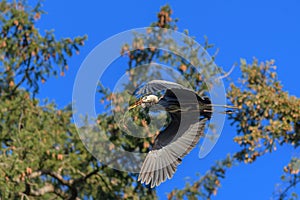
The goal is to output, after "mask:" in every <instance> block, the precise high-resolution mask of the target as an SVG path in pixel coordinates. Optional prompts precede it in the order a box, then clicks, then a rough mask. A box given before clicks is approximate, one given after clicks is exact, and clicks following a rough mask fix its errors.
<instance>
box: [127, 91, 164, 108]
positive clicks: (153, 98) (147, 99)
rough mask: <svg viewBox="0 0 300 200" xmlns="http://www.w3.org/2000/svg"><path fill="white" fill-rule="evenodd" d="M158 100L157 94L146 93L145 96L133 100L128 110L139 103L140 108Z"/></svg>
mask: <svg viewBox="0 0 300 200" xmlns="http://www.w3.org/2000/svg"><path fill="white" fill-rule="evenodd" d="M158 101H159V99H158V97H157V96H155V95H153V94H151V95H147V96H144V97H142V98H141V99H140V100H139V101H137V102H135V103H134V104H133V105H131V106H130V107H129V110H131V109H132V108H135V107H137V106H139V105H140V106H142V108H145V107H149V106H152V105H154V104H157V103H158Z"/></svg>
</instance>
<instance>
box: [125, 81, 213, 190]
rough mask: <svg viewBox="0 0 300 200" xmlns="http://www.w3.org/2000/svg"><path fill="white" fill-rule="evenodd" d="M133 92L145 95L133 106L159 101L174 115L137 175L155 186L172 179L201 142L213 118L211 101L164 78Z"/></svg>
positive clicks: (171, 115) (156, 139) (149, 104)
mask: <svg viewBox="0 0 300 200" xmlns="http://www.w3.org/2000/svg"><path fill="white" fill-rule="evenodd" d="M160 91H164V95H163V96H161V97H160V98H158V97H157V96H156V95H155V93H157V92H160ZM134 94H138V95H143V94H146V95H145V96H144V97H142V98H141V100H139V101H137V102H136V103H135V104H134V105H133V106H131V107H130V109H132V108H134V107H136V106H139V105H141V106H142V107H149V106H152V105H154V104H158V105H160V106H161V107H163V108H164V109H165V111H167V112H168V114H169V116H170V118H171V122H170V123H169V124H168V125H167V127H165V128H164V129H162V130H161V131H160V132H159V134H158V135H157V136H156V138H155V140H154V144H153V146H152V150H151V151H150V152H149V153H148V154H147V156H146V158H145V160H144V162H143V165H142V168H141V171H140V175H139V177H138V180H140V181H141V182H142V183H146V184H149V183H151V187H154V186H158V185H159V184H161V183H162V182H164V181H166V179H167V178H169V179H170V178H172V176H173V175H174V173H175V171H176V168H177V165H179V164H180V163H181V159H182V158H183V157H184V156H185V155H186V154H188V153H189V152H190V151H191V150H192V149H193V148H194V147H195V146H196V144H197V143H198V142H199V140H200V137H201V136H202V135H203V132H204V127H205V123H206V121H207V120H209V119H210V117H211V113H212V106H211V101H210V99H209V98H207V97H206V98H202V97H200V96H198V95H197V94H196V93H195V92H194V91H193V90H191V89H189V88H186V87H184V86H182V85H179V84H177V83H172V82H168V81H161V80H153V81H150V82H148V83H147V84H146V85H145V86H143V87H142V88H139V89H138V90H137V91H135V93H134Z"/></svg>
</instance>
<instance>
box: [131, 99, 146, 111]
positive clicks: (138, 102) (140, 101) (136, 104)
mask: <svg viewBox="0 0 300 200" xmlns="http://www.w3.org/2000/svg"><path fill="white" fill-rule="evenodd" d="M142 103H143V101H142V99H140V100H138V101H136V102H135V103H134V104H132V105H131V106H129V108H128V110H131V109H133V108H135V107H137V106H139V105H141V104H142Z"/></svg>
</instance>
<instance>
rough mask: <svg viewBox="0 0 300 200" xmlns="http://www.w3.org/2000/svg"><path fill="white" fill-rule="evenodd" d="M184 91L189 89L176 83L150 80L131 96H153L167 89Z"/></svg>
mask: <svg viewBox="0 0 300 200" xmlns="http://www.w3.org/2000/svg"><path fill="white" fill-rule="evenodd" d="M174 88H175V89H184V90H190V91H192V90H191V89H189V88H187V87H184V86H183V85H180V84H178V83H174V82H170V81H165V80H152V81H149V82H148V83H146V84H145V85H144V86H142V87H140V88H138V89H136V90H135V91H134V92H133V94H134V95H145V94H154V93H156V92H159V91H162V90H167V89H174Z"/></svg>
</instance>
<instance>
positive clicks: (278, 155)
mask: <svg viewBox="0 0 300 200" xmlns="http://www.w3.org/2000/svg"><path fill="white" fill-rule="evenodd" d="M29 2H33V0H32V1H29ZM166 3H168V4H169V5H171V7H172V8H173V11H174V14H173V17H177V18H179V19H180V20H179V23H178V26H179V31H182V30H183V29H188V30H189V32H190V34H191V35H193V36H196V40H197V41H198V42H200V43H201V42H203V41H204V40H203V36H204V35H206V36H207V37H208V38H209V41H210V42H211V43H213V44H215V46H216V47H217V48H219V49H220V52H219V54H218V56H217V59H216V63H217V64H218V65H220V66H223V67H224V69H225V70H229V69H230V68H231V66H232V65H233V64H234V63H236V62H239V60H240V58H245V59H247V61H248V62H251V60H252V58H253V57H256V58H257V59H259V60H260V61H264V60H269V59H275V61H276V65H277V66H278V70H277V71H278V76H279V79H280V80H281V82H282V84H283V85H284V89H285V90H287V91H289V93H290V94H291V95H295V96H298V97H300V87H299V86H300V79H299V74H300V66H298V65H299V62H298V58H299V52H300V51H299V45H300V37H299V35H300V26H299V24H300V12H299V10H300V2H299V1H298V0H287V1H284V2H283V1H279V0H273V1H271V0H265V1H258V0H252V1H240V0H239V1H238V0H227V1H225V0H212V1H203V0H188V1H178V0H177V1H175V0H170V1H149V0H148V1H145V0H130V1H96V0H91V1H85V2H84V1H71V0H64V1H53V0H52V1H50V0H45V2H44V3H43V5H44V10H46V11H47V13H48V14H46V15H43V16H42V19H41V20H40V21H39V22H38V27H39V28H40V30H41V31H43V30H44V29H47V30H50V29H54V30H55V34H56V36H57V38H61V37H75V36H79V35H85V34H87V35H88V41H87V42H86V44H85V46H84V47H83V48H81V53H80V55H78V56H74V57H72V58H71V59H69V67H70V70H69V71H68V72H67V73H66V76H65V77H59V78H58V79H55V78H51V79H50V80H49V81H47V82H46V83H45V84H44V85H43V86H42V87H41V91H40V94H39V97H40V98H49V99H50V100H55V102H56V103H57V104H58V106H59V107H63V106H65V105H67V104H69V103H71V101H72V88H73V83H74V80H75V76H76V73H77V70H78V69H79V67H80V65H81V63H82V62H83V60H84V59H85V57H86V56H87V55H88V53H89V52H90V51H91V50H92V49H93V48H94V47H96V46H97V45H98V44H99V43H100V42H102V41H104V40H105V39H107V38H109V37H111V36H113V35H114V34H117V33H119V32H122V31H126V30H128V29H132V28H139V27H145V26H148V25H149V24H150V22H153V21H155V20H156V13H157V11H158V10H159V8H160V6H162V5H164V4H166ZM210 53H213V51H212V52H210ZM239 75H240V72H239V70H238V68H236V69H235V71H234V72H233V73H232V74H231V78H232V79H233V80H236V79H237V78H238V77H239ZM234 135H235V129H234V128H232V127H230V125H229V123H226V124H225V128H224V130H223V132H222V135H221V137H220V139H219V141H218V143H217V145H216V146H215V148H214V149H213V151H212V152H211V153H210V154H209V155H208V156H207V157H206V158H204V159H202V160H200V159H199V158H198V149H196V150H194V151H192V153H191V154H189V155H188V156H187V157H186V158H185V159H184V160H183V164H182V165H181V166H180V167H179V168H178V170H177V173H176V174H175V176H174V178H173V179H172V180H169V181H167V182H165V183H163V184H162V185H161V186H159V187H158V189H157V191H158V194H159V196H160V197H161V199H165V193H166V192H168V191H170V190H172V189H173V188H175V187H177V188H182V187H183V186H184V184H185V177H191V178H192V179H196V178H197V176H196V175H195V174H196V173H199V174H203V173H205V171H206V170H207V169H209V167H210V166H211V165H212V164H213V163H214V161H215V160H216V159H220V158H224V157H225V156H226V154H227V152H234V151H235V150H236V149H238V146H237V145H236V144H235V143H233V142H232V137H233V136H234ZM295 155H298V156H299V154H297V153H295V152H294V151H293V149H292V148H291V147H287V146H285V147H283V148H278V150H277V151H276V152H274V153H272V154H270V155H266V156H264V157H263V158H262V159H258V160H257V162H255V163H254V164H251V165H245V164H241V165H240V166H237V167H233V168H232V169H230V170H229V171H228V173H227V174H226V179H225V180H223V181H222V182H221V185H222V187H221V188H220V189H219V191H218V195H217V196H216V197H215V198H214V199H229V198H230V199H241V198H243V199H270V197H271V196H272V193H273V191H274V190H275V189H276V187H275V185H276V184H277V183H280V175H281V174H282V173H283V171H282V168H283V166H284V165H285V164H287V163H288V161H289V159H290V157H291V156H295Z"/></svg>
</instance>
